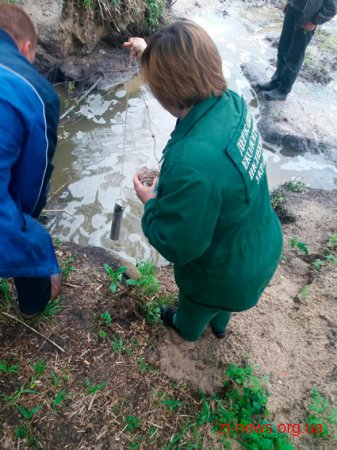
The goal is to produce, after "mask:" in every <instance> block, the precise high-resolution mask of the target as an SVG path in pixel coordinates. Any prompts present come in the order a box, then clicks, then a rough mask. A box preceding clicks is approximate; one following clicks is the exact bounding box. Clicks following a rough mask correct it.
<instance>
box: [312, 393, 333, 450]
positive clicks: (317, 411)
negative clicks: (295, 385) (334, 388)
mask: <svg viewBox="0 0 337 450" xmlns="http://www.w3.org/2000/svg"><path fill="white" fill-rule="evenodd" d="M307 409H308V412H309V415H308V419H307V424H308V427H309V429H311V431H314V432H311V434H313V435H314V436H315V437H316V438H326V437H328V436H331V437H332V439H333V440H334V441H336V447H337V407H336V406H333V405H331V403H330V401H329V399H327V398H325V397H323V396H322V395H321V394H320V393H319V392H318V390H317V389H316V388H314V389H313V390H312V395H311V399H310V403H309V404H308V407H307Z"/></svg>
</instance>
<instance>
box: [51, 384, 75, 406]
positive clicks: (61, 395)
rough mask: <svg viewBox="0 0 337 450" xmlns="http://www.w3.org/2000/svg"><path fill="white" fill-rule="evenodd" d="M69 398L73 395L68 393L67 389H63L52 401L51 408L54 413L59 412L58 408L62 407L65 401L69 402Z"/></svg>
mask: <svg viewBox="0 0 337 450" xmlns="http://www.w3.org/2000/svg"><path fill="white" fill-rule="evenodd" d="M69 397H71V393H68V394H67V393H66V390H65V389H62V390H61V391H60V392H59V393H58V394H57V395H56V397H55V398H54V399H53V400H52V401H51V407H52V408H53V410H54V411H56V410H57V407H58V406H59V405H61V403H63V402H64V401H65V400H67V399H68V398H69Z"/></svg>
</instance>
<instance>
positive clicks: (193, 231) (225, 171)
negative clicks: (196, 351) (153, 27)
mask: <svg viewBox="0 0 337 450" xmlns="http://www.w3.org/2000/svg"><path fill="white" fill-rule="evenodd" d="M124 47H126V48H129V49H130V51H131V53H132V54H133V55H135V56H136V57H138V58H140V59H141V66H142V72H143V76H144V79H145V82H146V83H147V84H148V86H149V88H150V90H151V91H152V93H153V95H154V96H155V97H156V98H157V100H158V101H159V102H160V103H161V105H162V106H163V107H164V108H165V109H166V110H168V111H169V112H170V113H171V114H173V115H174V116H175V117H177V123H176V126H175V129H174V130H173V132H172V134H171V138H170V140H169V142H168V143H167V145H166V147H165V149H164V156H163V163H162V167H161V171H160V176H159V180H158V184H157V189H156V191H157V193H156V194H155V193H154V185H155V183H156V182H157V180H155V181H154V184H153V185H152V186H150V187H148V186H143V185H142V183H141V181H140V179H139V177H138V176H137V175H136V176H135V177H134V186H135V190H136V194H137V196H138V198H139V199H140V200H141V201H142V202H143V203H144V215H143V218H142V227H143V231H144V234H145V236H146V237H147V238H148V240H149V242H150V243H151V245H153V247H155V248H156V249H157V250H158V251H159V253H161V254H162V255H163V256H164V257H165V258H166V259H167V260H168V261H171V262H172V263H173V264H174V276H175V280H176V283H177V285H178V287H179V303H178V307H177V308H172V307H169V306H165V307H163V308H162V311H161V317H162V320H163V322H164V324H165V325H167V326H170V327H172V328H173V329H175V330H176V331H177V332H178V333H179V334H180V336H181V337H183V338H184V339H186V340H188V341H195V340H197V339H198V338H199V336H200V335H201V334H202V333H203V332H204V330H205V329H206V327H207V325H208V324H209V325H210V327H211V329H212V331H213V333H214V335H215V336H216V337H218V338H222V337H223V336H224V335H225V329H226V326H227V324H228V321H229V320H230V317H231V314H232V312H237V311H244V310H247V309H249V308H251V307H253V306H255V305H256V303H257V302H258V300H259V298H260V296H261V294H262V292H263V290H264V288H265V287H266V286H267V284H268V283H269V281H270V279H271V278H272V276H273V274H274V272H275V270H276V268H277V265H278V261H279V258H280V255H281V248H282V231H281V226H280V223H279V220H278V218H277V216H276V214H275V212H274V211H273V209H272V206H271V203H270V198H269V190H268V183H267V177H266V165H265V161H264V159H263V149H262V144H261V138H260V135H259V132H258V131H257V129H256V126H255V124H254V121H253V118H252V115H251V114H250V112H249V111H248V108H247V104H246V102H245V100H244V99H243V98H242V97H241V96H239V95H237V94H236V93H234V92H233V91H231V90H230V89H228V88H227V84H226V80H225V79H224V77H223V73H222V62H221V58H220V55H219V52H218V50H217V48H216V46H215V44H214V42H213V41H212V39H211V38H210V36H209V35H208V34H207V33H206V31H205V30H204V29H203V28H201V27H200V26H198V25H197V24H196V23H194V22H192V21H188V20H178V21H176V22H174V23H173V24H171V25H169V26H167V27H165V28H163V29H162V30H160V31H159V32H157V33H156V34H155V35H154V37H153V38H152V39H151V41H150V43H149V44H148V45H146V43H145V41H144V40H143V39H142V38H130V39H129V41H128V42H126V43H125V44H124Z"/></svg>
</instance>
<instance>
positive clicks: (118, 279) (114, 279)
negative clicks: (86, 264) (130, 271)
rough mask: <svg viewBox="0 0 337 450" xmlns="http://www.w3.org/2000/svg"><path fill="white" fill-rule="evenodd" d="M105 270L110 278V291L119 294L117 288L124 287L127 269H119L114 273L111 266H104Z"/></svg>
mask: <svg viewBox="0 0 337 450" xmlns="http://www.w3.org/2000/svg"><path fill="white" fill-rule="evenodd" d="M104 269H105V271H106V273H107V274H108V276H109V278H110V291H111V292H112V293H113V294H114V293H115V292H117V288H118V287H120V286H121V285H122V280H123V274H124V273H125V272H126V270H127V267H119V269H117V270H116V271H114V270H112V268H111V267H110V266H109V264H104Z"/></svg>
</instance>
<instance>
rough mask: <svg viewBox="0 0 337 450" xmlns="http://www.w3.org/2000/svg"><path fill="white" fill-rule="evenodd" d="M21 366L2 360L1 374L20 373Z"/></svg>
mask: <svg viewBox="0 0 337 450" xmlns="http://www.w3.org/2000/svg"><path fill="white" fill-rule="evenodd" d="M19 370H20V366H18V365H10V364H8V363H6V362H5V361H3V360H0V372H4V373H6V374H8V375H9V374H11V373H19Z"/></svg>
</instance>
